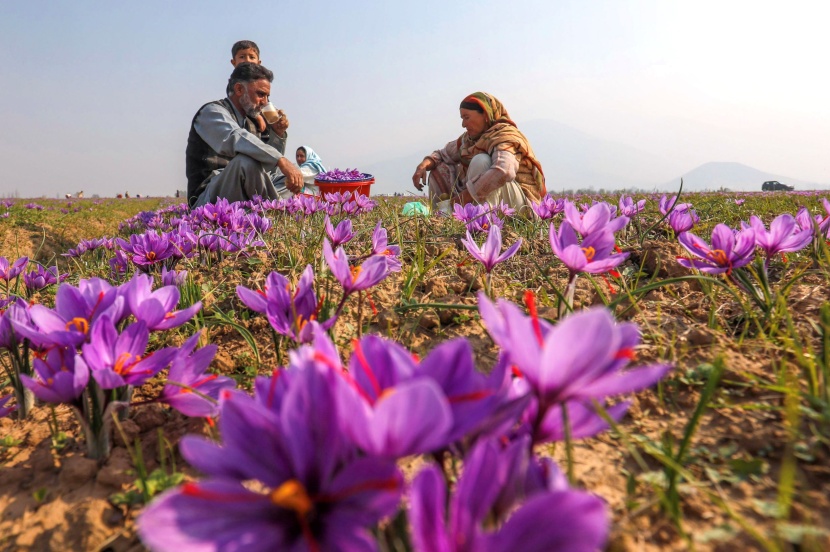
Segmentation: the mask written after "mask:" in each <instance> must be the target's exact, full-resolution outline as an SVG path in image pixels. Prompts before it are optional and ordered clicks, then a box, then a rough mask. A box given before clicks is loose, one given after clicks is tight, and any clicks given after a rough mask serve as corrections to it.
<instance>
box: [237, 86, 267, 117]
mask: <svg viewBox="0 0 830 552" xmlns="http://www.w3.org/2000/svg"><path fill="white" fill-rule="evenodd" d="M239 104H240V105H241V106H242V109H243V110H244V111H245V115H247V116H248V117H251V118H252V119H255V118H257V117H258V116H259V115H260V114H261V113H262V107H257V106H256V105H255V104H254V102H252V101H251V97H250V96H249V95H248V92H247V91H246V92H245V93H244V94H243V95H242V97H241V98H239Z"/></svg>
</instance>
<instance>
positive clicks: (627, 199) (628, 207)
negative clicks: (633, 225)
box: [620, 196, 646, 218]
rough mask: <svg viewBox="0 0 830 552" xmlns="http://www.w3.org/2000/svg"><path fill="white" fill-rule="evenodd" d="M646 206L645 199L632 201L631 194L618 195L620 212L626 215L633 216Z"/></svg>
mask: <svg viewBox="0 0 830 552" xmlns="http://www.w3.org/2000/svg"><path fill="white" fill-rule="evenodd" d="M645 207H646V200H645V199H641V200H640V201H638V202H636V203H635V202H634V200H633V199H632V198H631V196H620V214H622V215H623V216H626V217H629V218H630V217H633V216H634V215H636V214H638V213H642V212H643V210H644V209H645Z"/></svg>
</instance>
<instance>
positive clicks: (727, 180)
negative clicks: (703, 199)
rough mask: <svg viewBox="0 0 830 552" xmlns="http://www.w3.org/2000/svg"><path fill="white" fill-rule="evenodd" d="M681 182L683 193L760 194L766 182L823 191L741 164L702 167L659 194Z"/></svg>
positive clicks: (672, 183) (820, 186)
mask: <svg viewBox="0 0 830 552" xmlns="http://www.w3.org/2000/svg"><path fill="white" fill-rule="evenodd" d="M681 178H682V179H683V189H684V190H685V191H688V192H702V191H706V190H711V191H717V190H720V189H727V190H732V191H735V192H759V191H761V184H763V183H764V182H766V181H767V180H777V181H778V182H781V183H782V184H787V185H789V186H795V189H796V190H816V189H825V188H827V186H826V185H821V184H817V183H815V182H805V181H803V180H797V179H795V178H789V177H787V176H782V175H780V174H772V173H768V172H764V171H761V170H758V169H755V168H753V167H748V166H746V165H743V164H741V163H732V162H719V163H715V162H713V163H704V164H703V165H701V166H699V167H697V168H695V169H692V170H691V171H689V172H687V173H685V174H683V175H681V176H679V177H677V178H675V179H674V180H670V181H668V182H666V183H664V184H663V185H661V186H658V189H659V190H672V189H677V187H678V186H679V185H680V179H681Z"/></svg>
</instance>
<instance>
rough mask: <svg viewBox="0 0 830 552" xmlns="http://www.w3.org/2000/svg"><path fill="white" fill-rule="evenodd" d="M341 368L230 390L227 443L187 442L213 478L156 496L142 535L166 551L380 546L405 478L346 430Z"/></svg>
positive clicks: (190, 456)
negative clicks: (375, 535)
mask: <svg viewBox="0 0 830 552" xmlns="http://www.w3.org/2000/svg"><path fill="white" fill-rule="evenodd" d="M337 377H338V376H337V375H336V374H334V373H333V372H332V371H330V370H318V369H316V368H314V367H309V369H304V370H294V369H289V370H287V371H286V372H285V373H282V372H278V373H275V375H274V376H272V378H271V380H270V381H265V382H262V383H261V384H260V383H259V382H258V386H257V389H258V390H259V389H262V388H263V387H264V388H265V389H266V390H267V391H266V394H264V395H257V396H256V397H253V398H252V397H249V396H248V395H247V394H245V393H241V392H229V391H225V392H223V399H222V401H221V404H220V416H219V429H220V433H221V436H222V441H221V443H216V442H214V441H212V440H209V439H204V438H201V437H195V436H186V437H185V438H184V439H182V441H181V444H180V450H181V453H182V455H183V456H184V458H185V459H186V460H187V461H188V462H189V463H190V464H191V465H192V466H193V467H195V468H196V469H198V470H199V471H201V472H202V473H204V474H206V475H207V479H206V480H204V481H201V482H197V483H186V484H185V485H183V486H181V487H178V488H176V489H173V490H170V491H167V492H165V493H164V494H163V495H161V496H160V497H159V498H157V499H156V500H155V501H153V502H152V503H151V504H150V505H149V506H148V507H147V508H146V509H145V510H144V511H143V512H142V515H141V516H140V517H139V519H138V532H139V535H140V536H141V538H142V540H143V542H144V543H145V544H146V545H147V546H148V547H149V548H151V549H153V550H156V551H159V552H165V551H174V552H179V551H181V550H186V549H201V550H218V549H222V550H243V549H244V550H246V551H250V552H261V551H262V552H264V551H270V550H373V549H375V544H374V543H373V539H372V536H371V534H370V533H369V529H370V528H372V527H373V526H375V524H377V523H378V522H379V521H380V520H381V519H382V518H384V517H386V516H388V515H391V514H392V513H394V512H395V510H396V508H397V505H398V501H399V499H400V496H401V492H402V489H403V477H402V475H401V473H400V472H399V470H398V468H397V466H396V465H395V463H394V461H392V460H383V459H379V458H373V457H365V456H364V457H360V456H358V455H357V451H356V449H355V448H354V447H353V446H352V444H351V443H350V441H349V440H348V439H347V438H346V437H345V435H344V434H343V432H342V430H341V428H342V421H343V419H344V418H346V417H348V415H349V413H346V412H342V411H340V410H339V409H338V407H337V401H336V400H335V396H334V387H335V378H337ZM260 381H261V380H260ZM252 435H255V436H256V438H255V439H252V438H251V436H252Z"/></svg>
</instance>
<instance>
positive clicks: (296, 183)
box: [277, 157, 303, 194]
mask: <svg viewBox="0 0 830 552" xmlns="http://www.w3.org/2000/svg"><path fill="white" fill-rule="evenodd" d="M277 167H279V169H280V170H281V171H282V174H284V175H285V187H286V188H288V190H289V191H290V192H291V193H292V194H298V193H300V192H301V191H302V190H303V173H302V172H300V168H299V167H297V165H295V164H294V163H292V162H291V161H289V160H288V158H287V157H281V158H280V160H279V161H277Z"/></svg>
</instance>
